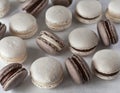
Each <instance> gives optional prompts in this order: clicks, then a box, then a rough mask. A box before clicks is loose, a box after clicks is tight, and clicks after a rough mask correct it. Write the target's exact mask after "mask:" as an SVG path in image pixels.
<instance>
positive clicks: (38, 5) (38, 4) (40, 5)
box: [22, 0, 49, 16]
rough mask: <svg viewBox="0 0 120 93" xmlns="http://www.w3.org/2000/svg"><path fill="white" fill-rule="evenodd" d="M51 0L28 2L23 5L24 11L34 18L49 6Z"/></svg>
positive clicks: (29, 0) (32, 0) (30, 0)
mask: <svg viewBox="0 0 120 93" xmlns="http://www.w3.org/2000/svg"><path fill="white" fill-rule="evenodd" d="M48 1H49V0H28V1H27V2H26V3H24V4H23V5H22V10H23V11H26V12H27V13H30V14H32V15H34V16H38V15H39V13H40V12H41V11H42V10H43V9H44V8H45V7H46V6H47V5H48Z"/></svg>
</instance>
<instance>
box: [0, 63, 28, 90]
mask: <svg viewBox="0 0 120 93" xmlns="http://www.w3.org/2000/svg"><path fill="white" fill-rule="evenodd" d="M27 75H28V72H27V70H26V69H25V68H23V67H22V65H21V64H18V63H12V64H9V65H7V66H5V67H4V68H3V69H1V70H0V84H1V85H2V87H3V89H4V90H5V91H8V90H11V89H14V88H15V87H17V86H18V85H20V84H21V82H23V81H24V79H25V78H26V77H27Z"/></svg>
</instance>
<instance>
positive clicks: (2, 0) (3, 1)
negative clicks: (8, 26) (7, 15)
mask: <svg viewBox="0 0 120 93" xmlns="http://www.w3.org/2000/svg"><path fill="white" fill-rule="evenodd" d="M8 4H9V0H0V10H3V9H4V8H5V7H6V6H8Z"/></svg>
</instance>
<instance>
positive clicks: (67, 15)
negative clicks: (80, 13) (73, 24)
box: [46, 5, 72, 24]
mask: <svg viewBox="0 0 120 93" xmlns="http://www.w3.org/2000/svg"><path fill="white" fill-rule="evenodd" d="M71 19H72V13H71V11H70V10H69V9H68V8H66V7H64V6H59V5H56V6H53V7H51V8H49V9H48V10H47V12H46V20H47V21H48V22H52V23H54V24H60V23H61V24H66V21H70V20H71Z"/></svg>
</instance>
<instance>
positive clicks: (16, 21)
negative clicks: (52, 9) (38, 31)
mask: <svg viewBox="0 0 120 93" xmlns="http://www.w3.org/2000/svg"><path fill="white" fill-rule="evenodd" d="M34 25H36V19H35V17H34V16H32V15H30V14H28V13H17V14H15V15H13V16H12V17H11V18H10V26H11V27H12V28H13V29H14V30H16V31H19V32H24V31H26V30H27V31H28V32H29V29H30V28H31V29H32V27H33V26H34Z"/></svg>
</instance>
